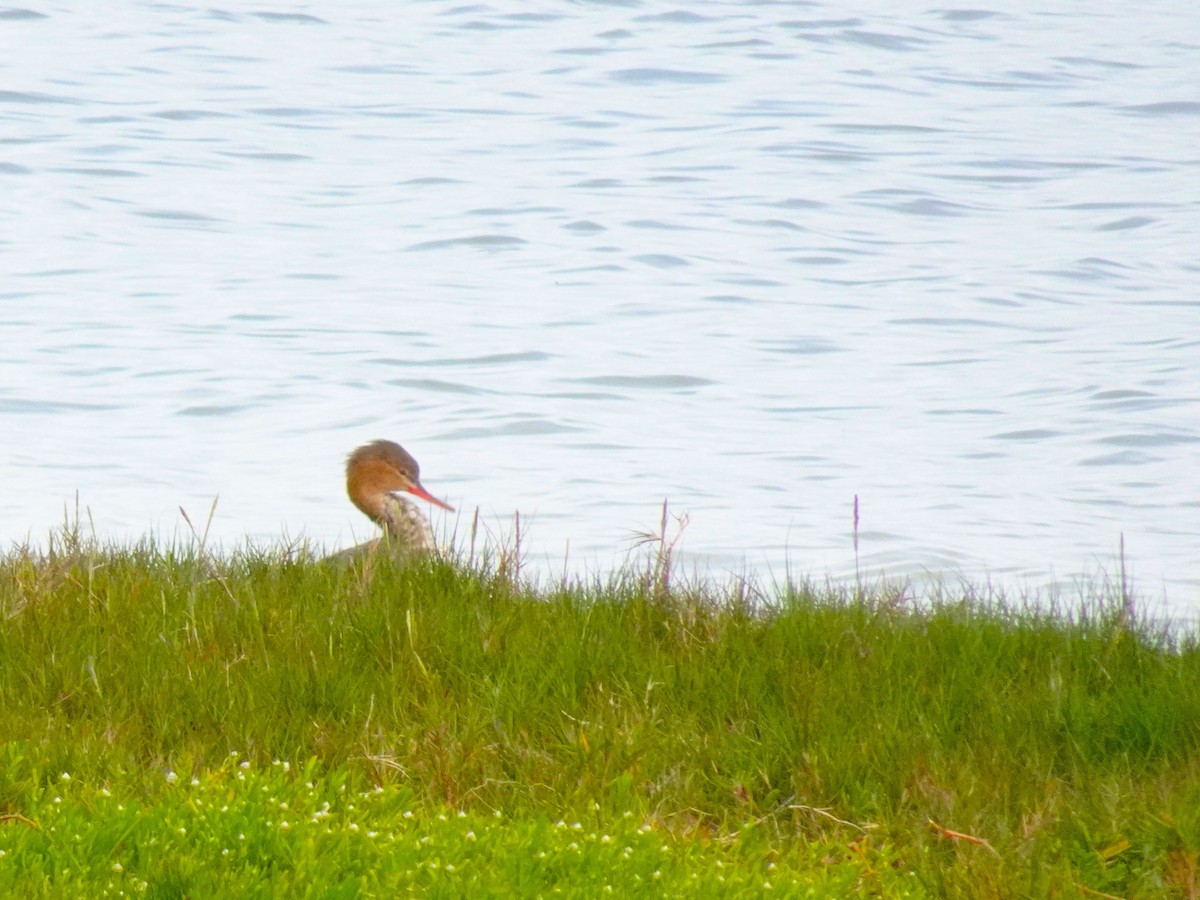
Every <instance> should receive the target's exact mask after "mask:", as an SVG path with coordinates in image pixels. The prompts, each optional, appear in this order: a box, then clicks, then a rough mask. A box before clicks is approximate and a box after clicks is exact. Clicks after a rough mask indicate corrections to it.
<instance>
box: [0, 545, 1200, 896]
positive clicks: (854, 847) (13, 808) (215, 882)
mask: <svg viewBox="0 0 1200 900" xmlns="http://www.w3.org/2000/svg"><path fill="white" fill-rule="evenodd" d="M512 569H513V567H512V565H511V558H501V559H499V560H493V561H488V560H484V561H483V562H479V561H477V560H476V561H469V560H459V561H433V562H421V563H416V564H414V563H407V564H406V563H403V562H396V561H393V560H390V559H388V558H386V557H384V556H378V557H367V558H363V559H359V560H357V561H354V562H352V563H344V562H342V563H331V562H323V561H321V560H319V559H315V558H313V557H312V556H311V555H310V554H306V553H304V552H284V551H259V552H252V551H251V552H241V553H235V554H232V555H231V556H229V557H227V558H220V559H216V558H213V557H212V556H210V555H208V554H206V553H205V552H203V551H202V550H200V549H179V548H156V547H154V546H151V545H149V544H147V545H143V546H140V547H132V548H113V547H98V546H91V545H88V544H87V543H86V542H84V541H81V540H79V539H78V537H77V536H73V535H72V534H70V533H68V534H67V535H65V537H64V538H62V539H60V540H58V541H57V542H56V544H55V545H54V547H53V548H52V552H50V553H48V554H43V555H32V554H28V553H21V552H15V553H11V554H9V555H8V556H7V557H6V558H5V559H4V560H3V561H2V562H0V852H2V853H3V856H0V890H6V891H16V890H17V889H18V888H20V891H21V893H23V894H24V895H26V896H35V895H38V894H41V895H44V896H61V895H66V896H70V895H81V896H82V895H89V896H102V895H104V893H105V892H106V891H107V892H108V893H109V895H110V896H119V895H121V894H122V893H124V894H125V895H128V896H133V895H144V896H159V897H171V896H179V897H182V896H230V897H233V896H238V897H241V896H285V895H286V896H314V897H326V896H328V897H342V896H347V897H349V896H393V895H401V896H402V895H410V894H411V895H429V894H431V895H434V896H439V895H440V896H462V895H469V894H481V895H491V896H503V895H513V896H536V895H545V896H550V895H558V894H562V895H566V896H581V897H583V896H586V897H593V896H599V895H601V892H605V891H606V890H607V889H609V888H611V889H612V890H613V891H614V892H615V893H616V894H617V895H620V896H639V895H640V896H697V895H703V896H757V895H758V894H760V893H762V892H764V891H765V890H767V889H768V888H766V887H764V885H768V884H769V885H770V890H772V891H774V892H776V893H780V894H782V895H784V896H816V897H826V896H828V897H837V896H845V895H847V894H853V893H858V894H876V895H882V896H946V895H950V896H955V895H960V896H973V897H978V896H997V897H1006V896H1097V895H1114V896H1147V897H1150V896H1164V895H1165V896H1172V895H1177V896H1193V895H1194V894H1195V891H1196V890H1197V884H1196V882H1197V869H1198V868H1200V863H1198V860H1200V648H1198V646H1197V641H1196V639H1195V636H1194V635H1192V634H1191V633H1190V632H1187V631H1184V630H1182V629H1180V628H1171V627H1169V626H1167V625H1165V624H1155V623H1153V622H1150V621H1148V620H1145V619H1140V620H1135V619H1134V618H1133V617H1131V615H1130V614H1129V610H1128V607H1127V605H1126V604H1125V603H1124V602H1123V601H1120V600H1119V599H1115V598H1108V599H1106V598H1104V597H1097V598H1095V599H1092V600H1087V599H1084V600H1082V601H1080V602H1079V603H1078V604H1076V605H1075V606H1073V607H1072V608H1070V609H1067V608H1065V607H1064V608H1061V609H1054V608H1040V609H1039V608H1037V607H1035V606H1032V605H1028V604H1018V605H1011V604H1006V603H1004V602H1002V601H1000V600H996V599H992V600H982V599H977V598H976V599H972V598H966V599H962V598H959V599H953V600H950V599H942V600H935V601H928V602H923V603H921V604H914V603H912V602H907V601H905V600H904V599H903V594H902V593H898V592H895V591H888V590H887V589H886V588H884V587H880V588H878V589H876V590H874V591H870V592H866V593H853V592H850V593H848V592H843V591H838V590H834V589H821V590H816V589H811V588H808V587H803V586H799V587H798V586H785V587H778V588H773V589H771V590H765V591H764V590H758V589H754V588H752V587H748V586H747V585H746V584H745V583H741V582H738V583H730V584H729V585H727V586H719V585H712V584H708V585H699V586H696V585H693V586H688V585H678V584H672V583H671V578H670V573H669V571H666V570H665V569H664V568H663V567H662V566H654V565H651V566H650V569H649V571H647V572H644V573H639V572H634V571H630V572H628V573H626V574H624V575H622V576H617V577H614V578H612V579H610V580H608V581H607V582H605V583H603V584H599V583H598V584H588V585H585V584H580V583H574V584H560V585H552V586H542V587H537V586H529V585H524V584H521V583H518V581H517V580H516V579H514V578H513V577H512ZM560 822H561V823H562V824H559V823H560ZM284 823H286V824H284ZM626 851H628V852H626ZM697 885H699V886H700V887H697Z"/></svg>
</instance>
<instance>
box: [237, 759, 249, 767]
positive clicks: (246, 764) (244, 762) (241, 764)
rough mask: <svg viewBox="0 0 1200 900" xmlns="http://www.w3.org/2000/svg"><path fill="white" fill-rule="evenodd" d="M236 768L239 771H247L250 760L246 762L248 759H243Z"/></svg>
mask: <svg viewBox="0 0 1200 900" xmlns="http://www.w3.org/2000/svg"><path fill="white" fill-rule="evenodd" d="M238 768H239V769H248V768H250V760H248V759H243V760H242V761H241V762H240V763H238Z"/></svg>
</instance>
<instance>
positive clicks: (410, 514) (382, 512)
mask: <svg viewBox="0 0 1200 900" xmlns="http://www.w3.org/2000/svg"><path fill="white" fill-rule="evenodd" d="M372 500H374V501H375V509H374V510H371V511H368V510H365V509H364V510H363V511H364V512H366V513H367V515H369V516H370V517H371V518H372V519H374V520H375V523H376V524H377V525H378V526H379V527H380V528H382V529H383V534H384V537H385V538H386V540H387V541H388V542H389V543H390V544H391V545H392V546H393V547H395V548H397V549H402V550H412V551H416V552H419V553H425V552H429V551H431V550H433V549H434V547H435V546H436V545H435V544H434V542H433V531H432V529H431V528H430V527H429V520H428V519H426V518H425V515H424V513H422V512H421V510H420V509H419V508H418V507H417V505H416V504H415V503H410V502H409V501H407V500H405V499H404V498H403V497H400V496H397V495H396V494H378V495H376V497H374V498H372Z"/></svg>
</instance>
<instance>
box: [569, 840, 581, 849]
mask: <svg viewBox="0 0 1200 900" xmlns="http://www.w3.org/2000/svg"><path fill="white" fill-rule="evenodd" d="M567 849H568V850H578V849H579V845H578V844H577V843H575V842H574V841H571V843H569V844H567Z"/></svg>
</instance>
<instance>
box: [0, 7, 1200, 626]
mask: <svg viewBox="0 0 1200 900" xmlns="http://www.w3.org/2000/svg"><path fill="white" fill-rule="evenodd" d="M17 2H20V0H17ZM1025 6H1026V5H1024V4H1001V5H1000V6H998V7H997V8H994V9H984V8H967V7H964V8H941V7H930V8H924V9H916V8H913V9H912V10H910V11H907V12H903V13H899V14H898V13H897V12H896V11H895V9H896V8H895V4H884V3H875V4H871V3H863V4H858V5H857V6H855V7H854V8H853V10H848V9H846V8H844V7H842V6H840V5H833V4H824V3H749V2H731V3H719V2H714V3H689V4H685V5H678V6H670V5H662V6H658V5H653V4H643V3H637V2H597V3H560V4H520V3H508V2H497V3H487V4H477V5H453V4H443V3H429V2H425V3H411V4H394V3H383V2H347V3H333V2H311V3H295V4H284V3H272V2H269V0H268V2H265V3H263V4H261V5H259V6H258V7H256V8H255V10H254V11H244V10H242V9H241V8H238V7H215V6H192V5H189V4H186V3H170V4H167V3H118V4H68V3H41V4H32V5H25V6H21V7H7V8H4V9H3V10H0V48H2V52H0V191H2V192H3V193H2V195H0V196H2V197H3V200H2V201H0V347H2V349H0V544H3V546H6V547H7V546H11V545H12V544H13V543H14V542H18V541H22V540H25V539H26V538H32V539H33V540H34V541H43V540H44V537H45V534H46V532H47V530H48V529H49V528H51V527H52V526H53V525H54V524H55V523H56V522H58V521H60V520H61V518H62V511H63V507H64V505H73V503H74V497H75V494H76V492H78V495H79V498H80V503H81V504H82V505H84V506H86V507H87V508H88V509H89V510H90V512H91V516H92V519H93V522H94V525H95V529H96V531H97V533H98V534H99V535H101V536H102V537H105V538H114V539H120V540H124V539H128V538H134V537H138V536H140V535H143V534H146V533H148V532H154V533H157V534H159V535H163V536H171V535H175V534H177V533H179V532H180V531H184V532H186V526H184V525H183V523H182V521H181V519H180V516H179V512H178V508H179V507H180V506H183V507H184V508H185V509H186V510H187V511H188V512H189V514H190V515H191V516H192V518H193V519H194V520H203V519H204V518H205V517H206V516H207V513H208V509H209V506H210V504H211V503H212V500H213V498H214V497H216V496H217V495H219V496H220V501H219V505H218V507H217V511H216V516H215V519H214V520H213V523H212V532H213V535H214V537H215V538H216V539H219V540H220V541H221V542H222V543H223V544H224V545H226V546H229V545H234V544H236V543H238V542H239V541H241V540H243V539H245V538H247V537H248V538H250V539H252V540H254V541H256V542H270V541H274V540H278V539H280V538H281V537H282V536H284V535H286V536H289V537H292V538H294V537H297V536H306V537H308V538H311V539H312V540H315V541H317V542H320V543H323V544H325V545H327V546H330V547H333V546H339V545H346V544H349V543H351V542H353V541H355V540H361V539H363V538H365V537H366V536H369V535H370V534H371V533H372V531H373V528H372V526H371V525H370V523H368V522H367V521H366V519H364V518H363V517H362V516H360V515H359V514H358V513H357V512H356V511H355V510H354V509H353V508H352V507H351V506H350V504H349V503H348V502H347V501H346V499H345V495H344V488H343V483H342V471H341V467H342V465H343V461H344V457H345V454H346V453H347V452H348V451H349V450H351V449H352V448H353V447H355V446H356V445H357V444H359V443H361V442H364V441H366V440H370V439H374V438H378V437H386V438H390V439H393V440H396V441H399V442H401V443H403V444H404V445H405V446H406V447H407V448H408V449H409V450H410V451H412V453H413V454H414V455H415V456H416V457H417V459H419V460H420V461H421V463H422V477H423V480H424V481H425V484H426V486H427V487H428V488H429V489H430V490H431V491H432V492H433V493H435V494H436V495H438V496H440V497H444V498H445V499H447V500H448V501H449V502H451V503H453V504H455V505H456V506H458V507H459V508H460V509H461V510H464V511H465V517H466V518H465V519H464V520H463V522H465V521H467V520H469V518H470V515H471V512H472V511H473V510H474V509H476V508H478V509H479V510H480V513H481V515H482V517H483V520H484V521H485V522H486V523H488V525H489V527H490V528H492V529H493V530H495V531H499V532H504V531H506V530H508V529H509V528H510V525H509V524H508V523H509V522H510V519H511V516H512V514H513V513H514V511H517V510H519V511H520V513H521V522H522V531H523V533H524V537H525V539H526V541H527V548H528V562H529V565H530V566H531V567H533V568H535V569H536V568H539V567H540V568H542V569H544V570H545V571H546V572H560V571H561V570H562V569H563V560H564V555H565V554H568V553H569V561H568V565H569V567H570V568H572V569H574V570H576V571H582V570H585V569H586V570H589V571H595V570H602V569H604V568H606V567H609V566H611V565H613V564H615V563H617V562H619V561H620V560H622V559H623V558H624V557H625V554H626V552H627V551H628V549H629V547H630V542H631V536H632V535H633V534H634V533H635V532H638V531H645V530H649V529H651V528H653V527H655V526H656V524H657V522H658V518H659V514H660V506H661V503H662V500H663V498H664V497H666V498H669V499H670V503H671V507H672V509H673V510H675V511H677V512H681V513H683V512H686V513H687V514H688V515H689V517H690V523H689V525H688V527H687V529H686V531H685V534H684V537H683V541H682V548H683V550H684V551H686V554H687V557H688V559H689V560H690V561H691V562H693V563H695V564H697V565H700V566H704V567H707V568H708V569H709V570H711V571H713V572H715V573H717V574H720V573H724V572H730V571H733V572H747V571H749V572H753V573H758V574H760V575H761V576H763V577H766V578H770V577H772V576H775V577H778V576H780V575H782V573H783V571H784V570H785V568H787V569H789V570H790V571H791V572H792V573H793V574H794V575H798V576H805V575H807V576H814V577H816V578H818V579H823V578H825V577H833V578H842V577H846V576H847V575H849V574H852V573H853V571H854V566H855V555H854V548H853V544H852V527H853V526H852V516H853V502H854V497H855V495H857V496H858V497H859V501H860V515H861V522H860V535H859V537H860V545H859V554H860V565H861V566H862V567H863V569H864V571H866V572H867V573H870V574H871V575H878V574H880V573H886V574H887V575H890V576H896V577H911V578H915V579H918V580H924V579H926V578H927V577H931V576H932V577H946V578H949V579H951V580H955V579H957V578H959V577H965V578H967V579H968V580H970V581H972V582H975V583H977V584H982V583H983V582H985V581H990V582H991V583H992V584H994V585H999V586H1002V587H1005V588H1006V589H1008V590H1013V591H1018V590H1025V589H1030V588H1034V589H1039V590H1045V589H1047V588H1051V587H1052V586H1058V587H1059V588H1065V589H1066V590H1070V586H1071V585H1072V584H1074V583H1076V581H1077V579H1079V578H1096V577H1100V576H1101V575H1102V573H1103V572H1105V571H1107V572H1110V573H1112V572H1114V571H1115V570H1116V568H1117V554H1118V546H1119V542H1120V540H1121V536H1122V535H1124V540H1125V545H1126V556H1127V565H1128V568H1129V570H1130V573H1131V574H1132V577H1133V578H1134V588H1135V590H1136V591H1137V592H1138V593H1139V594H1140V595H1142V596H1143V597H1145V598H1147V599H1148V600H1150V601H1153V602H1156V603H1158V604H1161V603H1162V602H1163V601H1164V599H1165V602H1166V604H1167V605H1168V606H1169V607H1170V608H1171V609H1172V610H1173V611H1174V612H1175V613H1176V614H1184V615H1194V614H1195V613H1196V612H1197V611H1198V610H1200V569H1198V568H1197V566H1198V563H1200V554H1198V553H1197V549H1198V545H1200V291H1198V289H1197V285H1198V279H1197V276H1198V275H1200V253H1198V252H1197V247H1198V246H1200V239H1198V237H1197V236H1198V235H1200V195H1198V192H1197V186H1198V185H1200V87H1198V85H1200V68H1198V67H1197V60H1198V59H1200V55H1198V54H1200V6H1197V5H1196V4H1192V3H1178V2H1176V3H1165V2H1160V3H1153V2H1151V3H1145V4H1127V5H1118V6H1113V7H1106V6H1096V5H1095V4H1077V3H1060V4H1050V5H1045V6H1044V8H1043V9H1042V10H1041V11H1039V12H1031V11H1029V10H1028V9H1026V8H1025ZM435 522H436V523H437V524H438V526H439V527H452V526H453V524H454V517H450V518H449V520H447V519H446V518H445V517H443V516H442V515H441V514H439V515H438V516H435ZM463 522H460V523H459V528H460V530H461V529H462V528H463ZM568 548H569V549H568Z"/></svg>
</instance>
